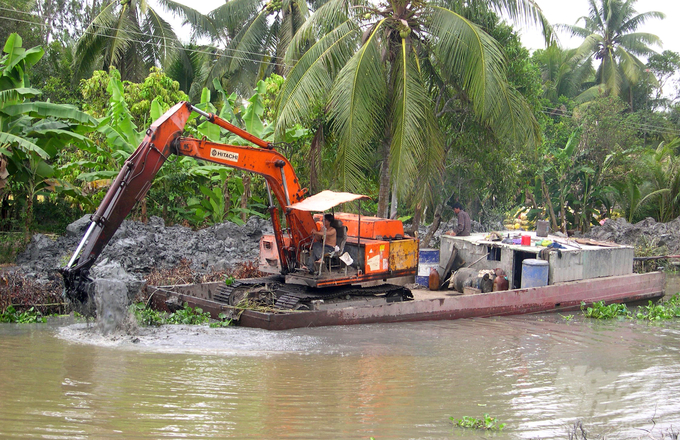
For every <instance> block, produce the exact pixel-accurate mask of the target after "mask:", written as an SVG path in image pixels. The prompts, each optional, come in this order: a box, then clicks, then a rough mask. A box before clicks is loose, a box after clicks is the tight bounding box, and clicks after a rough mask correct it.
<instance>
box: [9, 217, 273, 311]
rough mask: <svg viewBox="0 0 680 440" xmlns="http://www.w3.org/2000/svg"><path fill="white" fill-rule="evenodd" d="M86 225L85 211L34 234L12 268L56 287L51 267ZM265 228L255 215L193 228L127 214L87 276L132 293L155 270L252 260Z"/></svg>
mask: <svg viewBox="0 0 680 440" xmlns="http://www.w3.org/2000/svg"><path fill="white" fill-rule="evenodd" d="M88 226H89V215H87V216H84V217H82V218H81V219H79V220H77V221H76V222H74V223H72V224H70V225H69V226H68V227H67V231H66V234H65V235H63V236H61V237H58V238H57V239H56V240H53V239H51V238H49V237H47V236H45V235H42V234H35V235H34V236H33V237H32V239H31V242H30V243H29V244H28V246H27V247H26V249H25V250H24V252H22V253H21V254H19V255H18V256H17V267H16V273H17V274H20V275H21V276H23V277H25V278H26V279H30V280H32V282H33V283H34V284H35V283H37V284H41V285H49V286H50V287H51V288H52V290H55V289H54V286H55V283H56V284H58V285H59V286H58V290H59V293H61V283H62V281H61V276H60V275H59V274H58V273H57V272H56V270H57V269H58V268H59V267H63V266H65V265H66V264H67V263H68V261H69V259H70V258H71V255H72V254H73V252H74V251H75V249H76V247H77V246H78V243H79V242H80V240H81V238H82V237H83V235H84V234H85V231H86V229H87V227H88ZM268 233H273V230H272V227H271V223H270V222H269V221H267V220H263V219H260V218H258V217H251V218H250V219H249V220H248V222H247V223H246V224H245V225H243V226H239V225H237V224H235V223H231V222H225V223H221V224H219V225H214V226H211V227H209V228H205V229H201V230H198V231H194V230H192V229H190V228H187V227H183V226H169V227H168V226H165V223H164V222H163V220H162V219H161V218H159V217H151V219H150V220H149V222H148V223H141V222H136V221H128V220H126V221H124V222H123V223H122V225H121V226H120V228H119V229H118V231H116V233H115V234H114V236H113V237H112V239H111V241H110V242H109V244H108V245H107V246H106V247H105V248H104V250H103V252H102V254H101V255H100V256H99V258H98V260H97V262H96V263H95V265H94V266H93V268H92V270H91V276H92V277H93V278H94V279H110V280H117V281H118V282H122V283H124V284H125V286H126V287H127V290H128V296H129V297H130V298H132V297H133V296H134V295H135V294H136V293H138V291H139V288H140V287H141V286H142V285H143V282H144V279H145V278H146V277H147V276H149V274H151V273H152V272H154V271H156V272H157V271H159V270H161V271H162V270H165V269H167V270H169V269H174V268H177V267H183V268H184V269H189V270H190V271H191V272H192V273H193V274H198V275H201V274H210V273H213V272H231V271H233V270H234V268H236V267H237V266H239V265H242V264H244V263H249V262H253V261H255V260H256V259H257V257H258V249H259V241H260V238H261V237H262V235H263V234H268ZM3 296H4V295H3Z"/></svg>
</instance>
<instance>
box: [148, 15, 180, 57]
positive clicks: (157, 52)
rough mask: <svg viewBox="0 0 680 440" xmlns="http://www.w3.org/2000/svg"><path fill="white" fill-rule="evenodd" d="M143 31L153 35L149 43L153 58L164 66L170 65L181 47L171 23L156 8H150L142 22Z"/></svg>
mask: <svg viewBox="0 0 680 440" xmlns="http://www.w3.org/2000/svg"><path fill="white" fill-rule="evenodd" d="M142 32H144V34H146V35H152V36H153V37H152V38H151V39H150V41H149V43H148V46H150V49H151V51H152V54H153V57H154V58H153V59H155V60H159V61H160V62H161V65H163V66H164V67H165V66H167V65H169V64H170V61H171V60H172V59H173V58H174V57H175V56H176V55H177V53H178V50H179V49H180V47H181V44H180V42H179V40H178V39H177V35H175V32H174V31H173V30H172V26H171V25H170V23H168V22H167V21H165V20H164V19H163V18H162V17H161V16H159V15H158V13H157V12H156V11H155V10H153V9H152V8H148V11H147V14H146V16H145V17H144V21H143V23H142Z"/></svg>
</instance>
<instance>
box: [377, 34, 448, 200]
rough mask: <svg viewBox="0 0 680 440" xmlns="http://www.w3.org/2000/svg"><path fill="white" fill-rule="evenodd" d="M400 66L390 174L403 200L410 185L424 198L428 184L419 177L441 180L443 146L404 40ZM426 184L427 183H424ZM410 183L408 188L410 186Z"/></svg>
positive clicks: (412, 54)
mask: <svg viewBox="0 0 680 440" xmlns="http://www.w3.org/2000/svg"><path fill="white" fill-rule="evenodd" d="M398 61H399V62H398V63H397V64H396V65H395V71H394V72H393V78H394V86H393V90H394V93H393V95H392V96H393V97H392V100H393V102H392V104H391V106H390V107H391V108H392V114H391V118H390V119H391V127H392V144H391V145H390V174H391V180H392V182H396V184H397V190H398V193H399V195H400V196H404V195H406V193H407V191H409V190H410V189H411V188H410V185H408V184H410V183H415V184H416V185H417V186H418V187H419V191H418V192H420V193H421V194H422V193H423V190H424V188H425V187H426V185H425V184H426V182H420V183H421V184H420V185H418V180H419V179H418V176H439V175H441V172H440V168H441V166H442V164H443V162H444V160H443V159H444V157H443V156H444V155H443V143H442V142H441V140H442V139H441V135H439V130H438V129H436V123H434V121H435V120H436V119H435V117H434V114H433V110H432V109H433V107H434V103H433V102H432V101H431V99H430V96H429V94H428V91H427V89H426V88H425V87H424V84H423V82H422V77H421V73H420V72H419V69H418V64H417V59H416V58H415V54H414V53H413V52H411V51H408V45H407V43H406V42H405V41H404V40H402V44H401V51H400V53H399V58H398ZM423 180H425V179H423ZM407 183H408V184H407Z"/></svg>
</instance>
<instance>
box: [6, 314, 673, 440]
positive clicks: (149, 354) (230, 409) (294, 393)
mask: <svg viewBox="0 0 680 440" xmlns="http://www.w3.org/2000/svg"><path fill="white" fill-rule="evenodd" d="M678 395H680V322H673V323H670V324H668V323H665V324H664V325H661V326H660V325H650V324H646V323H640V322H606V323H602V322H593V321H589V320H585V319H583V318H580V316H578V315H577V316H575V317H574V318H573V319H570V320H567V319H565V318H563V317H561V316H559V315H533V316H524V317H505V318H489V319H473V320H458V321H443V322H429V323H410V324H399V325H370V326H352V327H328V328H317V329H298V330H292V331H285V332H266V331H260V330H252V329H242V328H225V329H210V328H206V327H198V328H197V327H181V326H167V327H164V328H161V329H151V330H149V329H143V330H140V332H139V334H138V335H136V336H111V335H108V336H106V337H103V336H100V335H98V334H97V333H96V332H94V330H93V329H89V328H87V327H86V326H85V325H84V324H68V323H61V324H49V325H21V326H18V325H9V324H2V325H0V438H50V439H71V438H126V439H127V438H131V439H158V438H233V439H274V438H277V439H368V438H369V437H371V436H372V437H374V438H375V439H376V440H380V439H406V438H409V439H441V438H482V437H487V438H488V435H485V434H482V433H478V432H474V431H472V432H470V431H463V430H460V429H454V428H453V427H452V425H451V423H450V421H449V417H450V416H453V417H458V418H460V417H462V416H466V415H468V416H476V417H480V416H482V415H483V414H484V413H489V414H491V415H492V416H495V417H497V418H498V419H500V420H501V421H503V422H505V423H507V427H506V428H505V430H504V431H503V432H501V433H499V434H497V435H492V437H493V438H497V439H534V438H542V439H550V438H559V439H566V438H568V437H567V434H566V433H567V428H568V427H569V426H570V425H571V424H573V422H574V421H576V420H577V419H580V420H582V421H583V422H584V424H585V426H586V427H587V428H588V429H589V430H590V434H589V436H588V437H589V438H596V436H597V435H602V434H606V435H607V438H610V439H616V438H638V437H640V436H641V435H642V434H643V433H644V432H643V431H640V430H639V429H650V428H652V422H651V420H652V418H653V419H654V420H655V421H656V428H654V429H655V430H656V431H655V432H657V433H660V432H661V430H662V429H666V428H670V426H671V425H673V426H674V427H675V429H676V431H677V428H678V427H679V426H680V401H678Z"/></svg>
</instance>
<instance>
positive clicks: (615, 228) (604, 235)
mask: <svg viewBox="0 0 680 440" xmlns="http://www.w3.org/2000/svg"><path fill="white" fill-rule="evenodd" d="M585 236H586V237H588V238H592V239H594V240H601V241H612V242H614V243H618V244H627V245H631V246H638V247H643V248H666V250H667V252H668V253H669V254H679V253H680V217H678V218H676V219H675V220H673V221H670V222H668V223H657V222H656V221H655V220H654V219H653V218H651V217H648V218H646V219H644V220H642V221H640V222H637V223H635V224H631V223H628V222H627V221H626V220H625V219H623V218H619V219H616V220H607V221H605V222H604V224H603V225H602V226H595V227H593V228H592V229H591V230H590V232H589V233H588V234H586V235H585Z"/></svg>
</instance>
